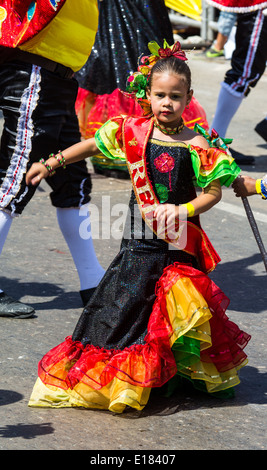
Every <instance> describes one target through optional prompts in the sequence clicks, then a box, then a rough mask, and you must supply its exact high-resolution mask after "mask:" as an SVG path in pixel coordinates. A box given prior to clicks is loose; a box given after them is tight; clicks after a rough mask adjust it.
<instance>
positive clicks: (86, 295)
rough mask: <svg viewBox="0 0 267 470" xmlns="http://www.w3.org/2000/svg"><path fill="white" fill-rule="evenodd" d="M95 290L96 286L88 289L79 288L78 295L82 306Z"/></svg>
mask: <svg viewBox="0 0 267 470" xmlns="http://www.w3.org/2000/svg"><path fill="white" fill-rule="evenodd" d="M95 290H96V287H91V288H90V289H84V290H80V296H81V299H82V303H83V306H84V307H85V306H86V305H87V304H88V302H89V300H90V299H91V297H92V295H93V293H94V292H95Z"/></svg>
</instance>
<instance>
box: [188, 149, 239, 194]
mask: <svg viewBox="0 0 267 470" xmlns="http://www.w3.org/2000/svg"><path fill="white" fill-rule="evenodd" d="M189 151H190V155H191V161H192V166H193V170H194V173H195V181H194V184H195V186H198V187H200V188H205V187H206V186H208V185H209V184H210V183H211V182H212V181H214V180H216V179H218V180H219V181H220V184H221V186H226V187H229V186H230V185H231V184H232V183H233V181H234V180H235V179H236V178H237V176H238V175H239V173H240V172H241V169H240V168H239V166H238V165H237V164H236V162H235V161H234V159H233V158H232V157H231V156H229V155H227V154H225V153H223V152H220V154H219V157H218V158H217V161H216V163H215V165H214V167H213V168H212V169H211V170H210V171H203V170H202V171H201V160H200V157H199V155H198V153H197V151H196V150H195V149H192V148H191V147H190V146H189ZM214 151H218V149H214Z"/></svg>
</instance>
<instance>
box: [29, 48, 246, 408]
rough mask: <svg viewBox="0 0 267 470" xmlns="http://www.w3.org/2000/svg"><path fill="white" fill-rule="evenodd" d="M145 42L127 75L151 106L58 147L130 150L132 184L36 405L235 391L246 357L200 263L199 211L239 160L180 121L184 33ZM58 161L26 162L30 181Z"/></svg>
mask: <svg viewBox="0 0 267 470" xmlns="http://www.w3.org/2000/svg"><path fill="white" fill-rule="evenodd" d="M149 50H150V51H151V55H149V56H145V57H142V58H141V64H140V67H139V71H138V72H137V73H134V74H133V75H132V76H131V77H130V78H129V83H130V87H131V89H132V90H133V92H134V91H135V90H138V94H139V93H140V92H141V88H142V89H143V91H144V94H143V99H144V100H146V103H145V104H146V110H148V107H149V105H150V106H151V114H150V116H148V117H116V118H113V119H111V120H110V121H109V122H107V123H106V124H104V125H103V126H102V127H101V128H100V130H99V131H98V132H97V133H96V135H95V138H91V139H88V140H85V141H83V142H80V143H78V144H77V145H74V146H72V147H70V148H69V149H66V150H65V151H64V152H63V156H64V159H65V163H70V162H73V161H78V160H79V159H84V158H86V157H90V156H92V155H95V154H96V153H97V152H98V148H99V149H100V150H101V151H102V152H103V153H104V154H105V155H106V156H107V157H108V158H124V159H126V161H127V165H128V168H129V173H130V175H131V180H132V184H133V192H132V196H131V199H130V206H129V218H128V221H127V223H126V227H125V235H124V238H123V240H122V244H121V249H120V252H119V253H118V255H117V256H116V258H115V259H114V261H113V262H112V263H111V265H110V267H109V268H108V270H107V271H106V274H105V276H104V278H103V279H102V281H101V282H100V284H99V286H98V288H97V289H96V291H95V293H94V295H93V297H92V298H91V301H90V302H89V303H88V304H87V306H86V308H85V309H84V311H83V313H82V315H81V317H80V319H79V321H78V323H77V325H76V328H75V330H74V333H73V335H72V336H69V337H68V338H66V339H65V341H64V342H63V343H61V344H60V345H59V346H56V347H55V348H53V349H52V350H51V351H50V352H48V353H47V354H46V355H45V356H44V357H43V359H42V360H41V361H40V363H39V368H38V375H39V377H38V380H37V382H36V384H35V387H34V390H33V392H32V395H31V398H30V402H29V405H30V406H33V407H38V406H44V407H47V406H51V407H56V408H59V407H71V406H74V407H86V408H100V409H109V410H111V411H114V412H116V413H121V412H123V410H124V408H125V406H126V405H128V406H130V407H132V408H136V409H138V410H141V409H142V408H144V406H145V405H146V403H147V402H148V399H149V395H150V392H151V389H153V388H158V387H161V386H163V385H164V384H166V386H167V387H168V388H169V390H170V389H171V388H172V387H174V384H175V383H176V381H178V383H180V381H182V380H184V379H185V380H188V381H190V382H192V383H193V384H194V386H195V387H196V388H199V389H200V390H205V391H206V392H208V393H210V394H211V395H215V396H216V395H217V394H219V395H220V394H221V393H222V392H226V393H227V394H228V396H229V395H230V396H231V394H232V390H233V387H234V386H235V385H237V384H238V383H239V378H238V373H237V371H238V369H239V368H240V367H242V366H243V365H245V364H246V355H245V353H244V352H243V348H244V347H245V345H246V344H247V342H248V340H249V338H250V336H249V335H248V334H247V333H245V332H243V331H241V330H240V329H239V327H238V326H237V325H236V324H234V323H233V322H231V321H230V320H229V319H228V317H227V316H226V313H225V310H226V308H227V305H228V303H229V301H228V299H227V298H226V296H225V295H224V294H223V292H222V291H221V290H220V289H219V288H218V287H217V286H216V285H215V284H214V283H213V282H212V281H211V280H210V278H209V277H208V275H207V274H208V273H209V272H210V271H212V270H213V269H214V268H215V266H216V264H217V263H218V261H219V259H220V258H219V256H218V254H217V253H216V251H215V250H214V248H213V246H212V245H211V243H210V241H209V239H208V237H207V235H206V234H205V232H204V231H203V229H202V228H201V226H200V221H199V214H201V213H203V212H206V211H207V210H209V209H211V208H212V207H213V206H214V205H215V204H216V203H217V202H218V201H219V200H220V198H221V185H222V184H225V185H227V186H229V185H230V184H231V183H232V181H233V180H234V179H235V178H236V176H237V175H238V174H239V171H240V169H239V168H238V167H237V165H236V164H235V162H234V160H233V159H232V158H231V157H229V155H228V154H227V152H226V151H224V150H223V149H220V148H214V147H210V144H209V142H208V140H206V139H205V138H204V136H203V135H201V134H199V133H196V132H194V131H192V130H191V129H189V128H187V127H186V126H185V125H184V122H183V119H182V114H183V111H184V109H185V107H186V106H188V104H189V102H190V100H191V99H192V95H193V90H192V89H191V73H190V68H189V67H188V65H187V63H186V60H187V58H186V55H185V53H184V51H182V50H181V48H180V44H179V43H178V42H177V43H175V44H174V45H173V46H169V45H168V44H167V43H166V42H165V43H164V45H163V47H159V45H158V44H157V43H155V42H152V43H150V44H149ZM141 84H142V85H141ZM204 133H205V132H204ZM217 142H218V139H217ZM212 143H213V142H211V144H212ZM56 157H57V156H56ZM58 166H59V163H58V161H57V158H55V157H52V158H48V160H46V161H41V162H40V163H35V164H33V166H32V167H31V169H30V170H29V172H28V174H27V182H28V183H29V184H30V183H32V184H36V183H37V182H38V181H40V180H41V179H42V178H44V177H45V178H46V177H47V176H48V175H49V171H51V169H52V170H54V169H55V168H58ZM195 186H200V187H201V188H202V192H201V193H200V194H199V195H198V196H197V195H196V191H195ZM135 206H138V207H137V210H138V212H137V210H135ZM139 211H140V212H139ZM138 213H139V215H138ZM186 219H187V220H186ZM176 385H178V384H177V383H176Z"/></svg>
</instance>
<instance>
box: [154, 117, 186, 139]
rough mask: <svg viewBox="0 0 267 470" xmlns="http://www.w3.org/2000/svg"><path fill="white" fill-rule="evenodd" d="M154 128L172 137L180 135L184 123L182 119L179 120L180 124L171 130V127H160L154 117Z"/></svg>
mask: <svg viewBox="0 0 267 470" xmlns="http://www.w3.org/2000/svg"><path fill="white" fill-rule="evenodd" d="M154 126H155V127H156V128H157V129H159V130H160V131H161V132H162V133H163V134H166V135H174V134H180V132H182V130H183V128H184V121H183V118H181V124H180V125H179V126H177V127H175V128H174V129H173V128H172V127H166V126H162V125H161V124H159V123H158V122H157V121H156V118H155V117H154Z"/></svg>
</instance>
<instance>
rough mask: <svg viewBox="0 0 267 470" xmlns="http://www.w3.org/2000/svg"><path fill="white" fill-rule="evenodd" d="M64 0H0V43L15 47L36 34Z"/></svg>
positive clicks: (52, 16)
mask: <svg viewBox="0 0 267 470" xmlns="http://www.w3.org/2000/svg"><path fill="white" fill-rule="evenodd" d="M65 2H66V0H38V2H37V1H35V2H33V1H32V0H13V1H11V0H0V22H1V23H0V45H1V46H5V47H12V48H14V47H17V46H19V45H20V44H23V43H24V42H26V41H28V40H29V39H31V38H32V37H34V36H35V35H36V34H38V33H39V32H40V31H41V30H42V29H43V28H44V27H45V26H47V25H48V23H50V21H51V20H52V19H53V18H54V17H55V15H56V14H57V13H58V12H59V10H60V9H61V7H62V6H63V5H64V3H65Z"/></svg>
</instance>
